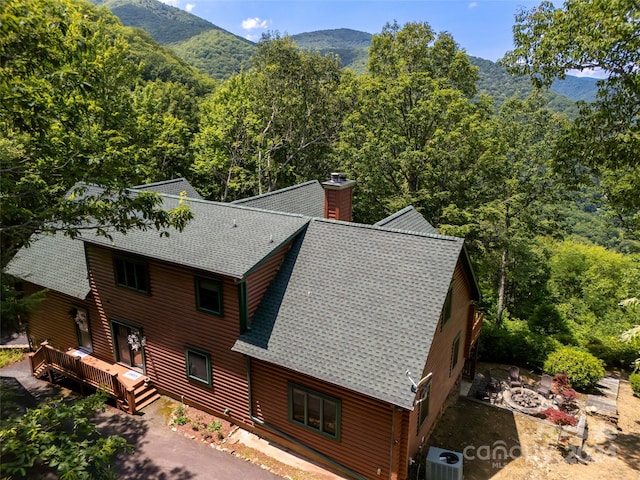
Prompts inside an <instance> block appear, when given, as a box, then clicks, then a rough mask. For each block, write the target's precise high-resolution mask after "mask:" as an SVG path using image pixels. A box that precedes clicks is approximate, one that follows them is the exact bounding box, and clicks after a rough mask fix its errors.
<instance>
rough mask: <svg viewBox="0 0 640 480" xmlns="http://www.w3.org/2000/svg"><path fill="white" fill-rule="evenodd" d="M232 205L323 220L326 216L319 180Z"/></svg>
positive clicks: (237, 201)
mask: <svg viewBox="0 0 640 480" xmlns="http://www.w3.org/2000/svg"><path fill="white" fill-rule="evenodd" d="M231 203H233V204H235V205H244V206H246V207H253V208H261V209H264V210H271V211H274V212H285V213H293V214H299V215H306V216H308V217H318V218H322V217H323V216H324V189H323V188H322V185H320V183H319V182H318V181H317V180H311V181H308V182H304V183H300V184H298V185H294V186H292V187H287V188H282V189H280V190H276V191H273V192H268V193H265V194H262V195H257V196H255V197H249V198H243V199H241V200H236V201H234V202H231Z"/></svg>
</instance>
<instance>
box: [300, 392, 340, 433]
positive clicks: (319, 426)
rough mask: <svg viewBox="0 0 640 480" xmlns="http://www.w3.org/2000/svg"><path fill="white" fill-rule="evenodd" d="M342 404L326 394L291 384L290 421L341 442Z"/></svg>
mask: <svg viewBox="0 0 640 480" xmlns="http://www.w3.org/2000/svg"><path fill="white" fill-rule="evenodd" d="M341 408H342V402H341V401H340V400H339V399H337V398H333V397H330V396H328V395H325V394H324V393H320V392H317V391H315V390H311V389H308V388H306V387H302V386H300V385H296V384H294V383H290V384H289V420H290V421H291V422H293V423H295V424H297V425H300V426H302V427H305V428H307V429H309V430H313V431H315V432H318V433H320V434H322V435H324V436H326V437H329V438H332V439H334V440H340V417H341Z"/></svg>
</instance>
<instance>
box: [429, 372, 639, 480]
mask: <svg viewBox="0 0 640 480" xmlns="http://www.w3.org/2000/svg"><path fill="white" fill-rule="evenodd" d="M492 373H493V374H494V375H495V374H496V373H498V375H499V371H498V372H496V371H495V370H492ZM524 373H526V374H527V375H526V376H527V379H526V380H527V383H529V382H533V381H535V380H536V378H535V375H533V374H530V373H529V372H524ZM618 412H619V420H618V423H617V425H616V424H615V423H613V422H611V421H608V420H606V419H604V418H601V417H596V416H593V415H589V416H588V417H587V426H588V434H587V438H586V440H585V442H584V445H583V447H582V449H581V450H580V449H579V447H580V445H581V443H582V442H581V440H580V439H579V438H577V437H575V436H572V435H569V436H567V441H565V442H559V441H558V440H559V438H560V435H559V434H560V431H559V429H558V427H556V426H554V425H552V424H550V423H549V422H547V421H544V420H540V419H537V418H534V417H531V416H529V415H525V414H522V413H517V412H512V411H509V410H505V409H502V408H499V407H495V406H492V405H489V404H487V403H481V402H476V401H472V400H469V399H466V398H463V397H461V398H460V400H459V401H458V402H457V403H456V404H455V405H453V406H451V407H450V408H449V409H448V410H447V411H446V412H445V413H444V415H443V416H442V418H441V419H440V421H439V422H438V424H437V426H436V429H435V431H434V432H433V433H432V435H431V437H430V438H429V441H428V444H427V446H426V448H427V451H428V447H429V446H436V447H440V448H445V449H450V450H453V451H457V452H461V453H464V466H463V470H464V478H465V479H466V480H484V479H488V478H492V479H513V478H518V479H531V480H534V479H535V480H547V479H548V480H551V479H574V478H580V479H598V480H600V479H609V478H615V479H629V480H639V479H640V399H639V398H636V397H634V396H633V395H632V391H631V388H630V386H629V383H628V381H626V380H625V379H621V381H620V391H619V396H618ZM564 436H565V435H563V437H564ZM425 453H426V452H425Z"/></svg>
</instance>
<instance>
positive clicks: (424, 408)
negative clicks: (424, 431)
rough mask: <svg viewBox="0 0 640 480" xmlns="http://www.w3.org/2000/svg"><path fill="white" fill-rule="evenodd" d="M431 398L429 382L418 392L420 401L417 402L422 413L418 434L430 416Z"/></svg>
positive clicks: (420, 414)
mask: <svg viewBox="0 0 640 480" xmlns="http://www.w3.org/2000/svg"><path fill="white" fill-rule="evenodd" d="M430 398H431V381H430V380H429V381H428V382H427V383H426V384H425V385H423V386H422V387H421V388H420V390H419V392H418V399H417V400H416V402H417V403H418V405H419V408H420V413H419V420H418V433H419V432H420V429H421V428H422V426H423V425H424V421H425V420H426V419H427V417H428V416H429V399H430Z"/></svg>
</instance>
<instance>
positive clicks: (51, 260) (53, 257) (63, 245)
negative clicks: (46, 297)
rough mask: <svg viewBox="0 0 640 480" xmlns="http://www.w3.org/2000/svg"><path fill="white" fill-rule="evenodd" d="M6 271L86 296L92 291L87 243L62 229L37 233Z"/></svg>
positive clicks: (76, 294)
mask: <svg viewBox="0 0 640 480" xmlns="http://www.w3.org/2000/svg"><path fill="white" fill-rule="evenodd" d="M6 272H7V273H8V274H10V275H13V276H14V277H16V278H19V279H20V280H23V281H26V282H30V283H34V284H36V285H39V286H41V287H44V288H48V289H50V290H55V291H57V292H61V293H64V294H66V295H70V296H72V297H75V298H79V299H82V300H84V299H85V298H86V297H87V295H89V292H90V291H91V288H90V285H89V274H88V272H87V264H86V262H85V257H84V245H82V242H80V241H78V240H73V239H72V238H69V237H66V236H64V235H63V234H62V233H56V234H52V235H46V234H43V235H38V236H35V237H33V238H32V239H31V243H30V245H29V246H28V247H23V248H21V249H20V250H19V251H18V253H17V254H16V255H15V257H13V258H12V259H11V261H10V262H9V264H8V265H7V268H6ZM62 272H64V273H62Z"/></svg>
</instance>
